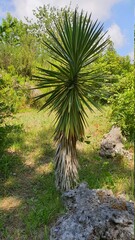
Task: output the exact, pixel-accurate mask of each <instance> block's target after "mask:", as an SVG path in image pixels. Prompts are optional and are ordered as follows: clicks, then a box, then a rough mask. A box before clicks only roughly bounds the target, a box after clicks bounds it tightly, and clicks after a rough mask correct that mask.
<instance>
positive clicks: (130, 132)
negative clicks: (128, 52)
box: [110, 70, 134, 140]
mask: <svg viewBox="0 0 135 240" xmlns="http://www.w3.org/2000/svg"><path fill="white" fill-rule="evenodd" d="M114 89H115V94H114V96H113V98H112V99H110V102H112V116H111V117H112V119H113V121H114V123H115V124H117V125H118V126H120V127H121V129H122V131H123V133H124V134H125V136H127V137H128V138H130V139H131V140H133V137H134V72H133V70H132V71H131V72H130V73H128V74H126V75H125V76H124V77H123V78H122V79H121V80H120V81H119V83H117V84H116V85H114Z"/></svg>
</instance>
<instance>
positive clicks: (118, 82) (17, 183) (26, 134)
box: [0, 6, 134, 240]
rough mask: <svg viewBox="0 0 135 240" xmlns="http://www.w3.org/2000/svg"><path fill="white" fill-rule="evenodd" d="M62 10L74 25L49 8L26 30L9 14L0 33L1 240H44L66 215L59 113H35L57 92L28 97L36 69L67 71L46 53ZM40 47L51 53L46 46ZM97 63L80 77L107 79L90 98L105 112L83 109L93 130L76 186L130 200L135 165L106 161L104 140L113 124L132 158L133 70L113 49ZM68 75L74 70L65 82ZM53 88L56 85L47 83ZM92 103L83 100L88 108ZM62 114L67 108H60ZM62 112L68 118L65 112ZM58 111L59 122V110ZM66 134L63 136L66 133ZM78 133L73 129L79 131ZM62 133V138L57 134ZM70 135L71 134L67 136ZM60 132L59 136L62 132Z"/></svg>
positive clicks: (83, 144)
mask: <svg viewBox="0 0 135 240" xmlns="http://www.w3.org/2000/svg"><path fill="white" fill-rule="evenodd" d="M50 9H51V11H50ZM65 10H67V14H69V15H70V18H69V19H70V20H71V19H72V16H73V12H72V11H71V10H70V8H68V9H67V8H66V9H62V10H58V9H55V8H51V7H50V6H44V7H43V8H41V7H40V8H39V9H37V10H35V11H34V14H35V18H36V20H37V21H36V22H35V23H33V22H32V21H31V20H29V19H27V23H23V22H22V21H20V20H18V19H16V18H14V17H12V16H11V15H10V14H8V15H7V17H6V18H5V19H3V21H2V23H1V26H0V48H1V51H0V239H2V240H5V239H15V240H17V239H46V240H47V239H48V231H49V226H50V225H51V224H52V223H53V221H55V219H56V218H57V216H58V215H60V214H62V213H63V212H64V211H65V209H64V206H63V205H62V202H61V198H60V192H59V191H57V190H56V187H55V174H54V168H55V165H54V161H53V159H54V156H55V148H56V146H55V142H54V141H53V133H54V132H55V129H56V128H55V127H56V125H54V119H55V113H52V114H51V116H50V112H48V111H44V110H43V111H41V112H38V111H39V109H40V108H41V107H42V106H43V104H44V103H45V101H46V100H47V98H46V97H47V95H48V94H49V92H50V91H53V90H54V88H52V86H50V84H48V85H49V88H45V89H39V90H38V91H37V90H35V89H33V90H30V89H31V88H35V85H36V82H35V81H34V79H33V78H32V76H33V75H36V76H39V71H38V69H37V67H38V68H40V69H46V70H45V71H44V73H47V71H48V74H49V73H54V72H55V70H58V69H60V68H61V69H62V66H61V64H60V63H58V64H57V63H56V61H55V59H54V60H53V61H52V66H51V65H50V63H49V62H50V61H51V58H50V52H49V53H48V51H47V48H48V45H47V43H49V42H50V41H51V38H52V37H53V38H54V36H55V34H56V26H55V25H54V23H53V19H56V18H57V19H58V20H59V23H60V26H61V24H62V21H63V16H64V11H65ZM79 17H80V16H79ZM68 23H69V22H68ZM65 24H66V22H65ZM48 27H49V28H52V29H53V31H54V35H52V36H49V34H48V32H47V30H46V29H47V28H48ZM64 33H65V32H63V34H64ZM63 36H65V35H63ZM61 37H62V36H61ZM43 40H44V42H46V45H47V48H46V47H45V46H44V44H43V43H42V41H43ZM73 44H75V43H73ZM50 50H51V49H50ZM50 50H49V51H50ZM80 50H81V48H80ZM94 60H95V61H93V62H92V64H91V65H90V66H87V67H86V69H85V72H83V73H82V74H84V73H87V72H94V73H95V76H97V75H98V76H102V79H101V78H100V79H99V77H98V80H100V81H98V82H97V81H96V80H97V78H95V82H94V81H93V87H95V85H97V84H100V87H98V88H97V87H96V89H95V88H94V89H95V90H94V94H93V95H91V101H92V103H94V104H95V105H96V106H97V105H98V106H100V109H101V110H100V111H99V110H96V109H95V108H94V112H90V111H88V110H87V109H86V108H85V107H84V103H83V104H82V105H81V108H83V109H84V110H85V112H86V114H87V116H88V117H87V122H88V125H87V127H86V128H85V137H84V136H82V134H81V136H80V138H79V141H77V152H76V154H77V158H78V162H79V166H80V167H79V182H82V181H86V182H88V184H89V187H90V188H108V189H112V190H113V192H114V193H115V194H116V196H117V195H119V194H124V195H125V196H126V198H127V199H128V200H129V199H133V191H134V189H133V161H128V160H127V159H125V158H122V157H120V156H117V157H115V158H114V159H102V158H101V157H100V156H99V148H100V142H101V139H102V137H103V135H104V134H105V133H107V132H108V131H109V129H110V128H111V126H112V125H113V124H116V125H119V126H120V127H121V129H122V132H123V134H124V136H126V138H127V142H126V145H125V146H126V148H128V150H129V151H131V152H132V151H133V144H132V141H133V131H134V122H133V113H134V111H133V79H134V77H133V76H134V69H133V64H132V63H131V62H130V59H129V57H128V56H126V57H122V56H119V55H118V54H117V52H116V51H115V49H114V47H113V43H112V42H110V44H109V45H108V46H107V48H106V49H105V50H104V51H103V52H100V53H99V54H98V58H97V59H94ZM66 66H67V65H66ZM68 70H69V68H67V74H68ZM99 70H100V71H99ZM64 74H66V73H65V71H64ZM60 76H61V78H60V79H61V84H63V82H62V81H63V79H62V75H60V74H59V77H60ZM50 80H51V77H50V78H49V80H48V82H49V81H50ZM55 80H56V75H55ZM101 80H102V81H101ZM57 81H58V80H57ZM87 83H88V80H87ZM46 84H47V82H46ZM94 84H95V85H94ZM56 85H57V84H56ZM87 85H88V84H87ZM98 86H99V85H98ZM59 87H60V86H58V88H59ZM39 94H45V95H44V96H46V97H45V99H43V100H42V99H41V100H40V102H39V103H37V102H33V99H32V97H33V96H36V95H39ZM66 94H67V92H66ZM85 97H86V98H87V96H85ZM57 100H59V99H57ZM88 100H89V99H86V100H85V101H86V105H88V102H89V101H88ZM56 105H57V104H56ZM55 107H57V106H54V108H55ZM61 107H62V108H61V109H63V108H64V106H62V103H61ZM65 109H66V110H65V111H66V113H67V108H65ZM70 110H72V111H71V114H72V115H73V116H74V109H72V108H70ZM58 111H59V114H60V117H61V115H62V114H61V111H60V109H59V110H58ZM60 117H59V119H60ZM78 119H79V118H78V117H77V119H75V122H76V123H78V121H79V120H78ZM72 121H73V117H72V116H71V122H72ZM63 124H64V123H63ZM79 126H80V125H78V127H79ZM63 127H64V128H65V127H66V125H63ZM78 127H77V125H76V128H78ZM57 129H58V130H60V129H59V128H58V127H57ZM57 129H56V130H57ZM69 131H70V128H69V127H68V129H67V132H68V133H69ZM56 132H57V134H58V132H59V131H56ZM57 139H59V136H57ZM77 139H78V134H77V138H76V140H77Z"/></svg>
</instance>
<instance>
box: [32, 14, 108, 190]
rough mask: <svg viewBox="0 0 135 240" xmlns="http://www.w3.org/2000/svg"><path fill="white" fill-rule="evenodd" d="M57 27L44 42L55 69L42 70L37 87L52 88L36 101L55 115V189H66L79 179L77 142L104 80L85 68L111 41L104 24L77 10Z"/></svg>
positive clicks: (64, 17)
mask: <svg viewBox="0 0 135 240" xmlns="http://www.w3.org/2000/svg"><path fill="white" fill-rule="evenodd" d="M54 25H55V30H53V29H52V30H50V29H48V30H47V31H48V34H49V36H50V38H49V39H48V41H46V39H45V40H44V45H45V46H46V47H47V49H48V51H49V52H50V53H51V58H52V61H50V65H51V67H52V69H51V70H48V69H44V68H39V70H40V76H36V77H35V79H36V80H37V81H38V84H37V88H40V89H42V88H43V89H44V88H45V89H46V88H49V89H50V87H51V90H50V91H49V92H47V93H44V94H42V95H40V96H38V97H37V100H39V99H41V98H45V104H44V105H43V106H42V108H41V109H44V108H46V107H48V108H50V110H51V111H55V113H56V119H55V121H56V124H57V125H56V130H55V140H56V141H57V144H58V147H57V151H56V155H55V164H56V165H55V173H56V186H57V187H58V188H60V189H61V190H67V189H69V188H72V187H73V186H74V185H76V183H77V180H78V162H77V156H76V142H77V140H78V139H79V138H80V137H83V136H84V127H85V126H86V117H87V113H86V110H85V107H84V106H86V107H87V108H88V109H89V110H93V106H96V107H97V105H96V103H95V102H93V101H92V98H93V96H94V95H95V89H97V88H100V83H101V81H102V79H103V76H102V75H99V74H98V73H97V72H96V71H93V70H89V71H88V69H87V68H86V67H87V66H90V65H91V64H92V63H93V62H94V61H95V60H96V59H97V58H98V55H99V53H100V52H102V51H103V50H104V49H105V47H106V46H107V44H108V39H105V34H104V33H103V25H101V24H100V23H99V22H98V21H95V22H94V21H92V19H91V15H90V16H88V15H87V14H86V15H84V14H83V12H81V14H80V15H79V13H78V12H77V10H75V12H74V14H73V17H69V15H68V12H65V13H64V16H63V20H62V19H60V20H58V21H57V22H55V23H54ZM54 61H55V63H54ZM85 69H86V70H85Z"/></svg>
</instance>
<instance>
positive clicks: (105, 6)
mask: <svg viewBox="0 0 135 240" xmlns="http://www.w3.org/2000/svg"><path fill="white" fill-rule="evenodd" d="M70 3H71V8H73V9H74V8H75V7H76V6H78V8H79V9H80V10H82V9H83V10H84V11H87V12H88V13H92V17H93V19H98V20H99V21H100V22H101V23H104V30H105V31H106V30H107V31H108V34H109V36H110V37H111V39H112V41H113V43H114V47H115V49H116V51H117V52H118V54H120V55H121V56H125V55H129V56H130V57H131V60H133V57H134V50H133V49H134V47H133V45H134V36H133V35H134V34H133V29H134V17H135V7H134V0H72V1H71V0H0V23H1V20H2V18H5V17H6V14H7V12H9V13H10V14H11V15H12V16H14V17H17V18H18V19H21V20H22V21H25V18H24V17H28V18H29V19H32V18H33V13H32V10H33V9H36V8H38V7H39V6H43V5H47V4H50V6H56V7H59V8H60V7H64V6H66V5H67V6H69V4H70Z"/></svg>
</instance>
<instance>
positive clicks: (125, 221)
mask: <svg viewBox="0 0 135 240" xmlns="http://www.w3.org/2000/svg"><path fill="white" fill-rule="evenodd" d="M63 201H64V203H65V206H66V208H67V210H68V212H67V214H65V215H64V216H62V217H60V218H59V219H58V220H57V222H56V224H55V225H54V226H53V227H52V228H51V231H50V240H101V239H102V240H103V239H104V240H133V239H134V225H133V221H134V207H133V203H132V202H127V201H126V200H125V199H123V198H115V197H114V195H113V193H112V192H111V191H108V190H101V189H99V190H90V189H89V188H88V187H87V184H85V183H82V184H80V185H79V186H78V187H77V188H76V189H74V190H69V191H67V192H65V193H64V194H63Z"/></svg>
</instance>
